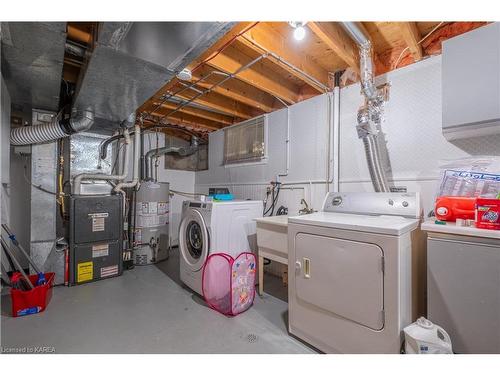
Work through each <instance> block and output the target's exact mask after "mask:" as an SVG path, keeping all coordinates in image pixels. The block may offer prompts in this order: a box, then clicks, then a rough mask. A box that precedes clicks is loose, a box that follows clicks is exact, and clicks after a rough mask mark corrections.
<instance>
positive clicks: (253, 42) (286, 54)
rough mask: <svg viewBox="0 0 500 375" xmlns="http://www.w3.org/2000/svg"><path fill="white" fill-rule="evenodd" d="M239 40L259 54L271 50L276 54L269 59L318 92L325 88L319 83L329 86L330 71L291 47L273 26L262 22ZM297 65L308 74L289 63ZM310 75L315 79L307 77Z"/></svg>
mask: <svg viewBox="0 0 500 375" xmlns="http://www.w3.org/2000/svg"><path fill="white" fill-rule="evenodd" d="M239 41H240V42H242V43H244V44H245V45H246V46H247V47H249V48H251V49H253V50H254V51H256V52H257V53H259V54H262V53H266V52H271V53H273V54H275V55H277V56H279V58H281V59H279V58H277V57H275V56H270V58H269V60H270V61H272V62H273V63H274V64H276V65H278V66H280V67H281V68H283V69H284V70H286V71H287V72H289V73H290V74H292V75H294V76H295V77H297V78H298V79H300V80H302V81H303V82H304V83H306V84H308V85H311V86H312V87H314V88H316V89H317V90H318V92H322V91H323V89H322V87H321V86H319V85H318V84H317V82H320V83H321V84H323V85H325V86H327V85H328V71H327V70H325V69H324V68H323V67H321V66H320V65H319V64H318V63H316V62H315V61H314V59H313V58H312V57H310V56H308V55H307V54H304V53H297V51H295V50H293V49H291V48H290V46H289V45H288V44H289V41H287V40H286V39H285V38H283V36H282V35H281V34H280V33H279V32H277V31H276V30H274V29H273V28H272V27H271V26H269V25H267V24H265V23H260V24H259V25H258V26H257V27H254V28H252V29H251V30H249V31H247V32H246V33H245V34H244V35H243V36H241V37H240V38H239ZM287 63H289V64H291V65H293V66H295V67H297V68H298V69H300V70H301V71H303V72H304V73H306V75H304V74H301V73H300V72H298V71H297V70H295V69H293V68H292V67H291V66H290V65H289V64H287ZM307 76H310V77H312V78H313V79H311V78H309V77H307ZM315 81H317V82H315Z"/></svg>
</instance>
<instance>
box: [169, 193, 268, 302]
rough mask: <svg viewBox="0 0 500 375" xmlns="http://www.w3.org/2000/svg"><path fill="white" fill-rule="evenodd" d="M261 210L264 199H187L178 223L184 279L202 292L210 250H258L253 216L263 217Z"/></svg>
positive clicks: (228, 251)
mask: <svg viewBox="0 0 500 375" xmlns="http://www.w3.org/2000/svg"><path fill="white" fill-rule="evenodd" d="M262 211H263V204H262V201H244V200H233V201H223V202H214V201H212V202H201V201H184V202H183V205H182V219H181V223H180V226H179V252H180V278H181V280H182V281H183V282H184V283H185V284H186V285H187V286H189V287H190V288H191V289H192V290H194V291H195V292H196V293H198V294H202V291H201V282H202V271H203V264H204V263H205V260H206V259H207V257H208V256H209V255H210V254H212V253H226V254H229V255H231V256H232V257H235V256H237V255H238V254H240V253H242V252H245V251H251V252H254V253H255V254H257V234H256V231H257V230H256V222H255V221H254V219H256V218H258V217H262Z"/></svg>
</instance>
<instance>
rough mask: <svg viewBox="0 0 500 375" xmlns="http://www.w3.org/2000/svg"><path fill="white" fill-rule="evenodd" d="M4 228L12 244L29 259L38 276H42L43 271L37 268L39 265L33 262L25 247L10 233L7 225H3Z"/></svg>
mask: <svg viewBox="0 0 500 375" xmlns="http://www.w3.org/2000/svg"><path fill="white" fill-rule="evenodd" d="M2 228H3V229H4V230H5V232H6V233H7V235H8V236H9V238H10V240H11V241H12V243H13V244H14V246H15V247H17V248H18V249H19V251H21V253H22V254H23V255H24V257H25V258H26V259H28V262H29V263H30V264H31V266H32V267H33V269H34V270H35V272H36V273H37V274H41V273H42V271H40V269H39V268H38V267H37V265H36V264H35V262H33V260H32V259H31V257H30V256H29V255H28V253H26V251H25V250H24V249H23V247H22V246H21V244H20V243H19V241H18V240H17V238H16V236H15V234H14V233H12V232H11V231H10V229H9V227H8V226H7V225H6V224H2Z"/></svg>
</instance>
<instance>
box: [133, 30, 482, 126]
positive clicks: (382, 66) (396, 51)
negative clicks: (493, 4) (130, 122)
mask: <svg viewBox="0 0 500 375" xmlns="http://www.w3.org/2000/svg"><path fill="white" fill-rule="evenodd" d="M484 24H486V23H485V22H448V23H446V22H445V23H442V25H440V27H439V28H437V29H436V30H434V29H435V28H436V26H437V25H439V22H363V23H361V24H360V25H361V26H364V28H365V31H366V32H367V35H368V36H369V38H370V40H371V41H372V46H373V52H374V53H373V58H374V65H375V73H376V74H382V73H385V72H387V71H390V70H391V69H394V68H395V62H396V61H399V63H398V64H397V65H398V67H402V66H405V65H408V64H411V63H413V62H414V61H416V60H419V59H422V58H423V57H424V56H426V55H433V54H437V53H440V52H441V42H442V41H443V40H445V39H448V38H450V37H453V36H455V35H459V34H462V33H464V32H466V31H469V30H472V29H474V28H476V27H480V26H482V25H484ZM307 27H309V29H310V30H311V32H310V33H309V34H308V35H309V36H308V37H307V36H306V39H305V40H304V41H302V42H296V41H295V40H293V37H292V33H293V30H292V29H291V27H289V25H288V24H287V23H285V22H242V23H239V24H237V25H236V26H235V27H234V28H233V29H232V30H231V31H230V32H229V33H228V34H226V35H225V36H224V37H223V38H221V39H220V40H219V41H218V42H216V43H215V44H214V45H213V46H212V47H211V48H209V49H208V50H207V51H205V53H203V54H202V55H201V56H199V57H198V58H197V59H196V60H195V61H193V62H192V63H191V64H190V65H189V66H188V68H189V69H191V70H192V75H193V80H192V81H191V82H192V83H193V82H194V83H195V87H194V88H195V89H196V90H198V92H202V91H207V93H206V94H203V95H202V96H200V97H198V98H197V99H196V100H195V102H194V103H196V104H199V105H201V106H204V108H199V107H198V106H187V107H184V108H182V109H181V110H180V111H179V112H178V113H176V114H175V115H173V116H172V118H168V119H166V121H168V122H171V123H173V124H176V125H179V126H181V127H186V128H189V129H197V130H198V131H199V132H207V131H212V130H214V129H215V128H219V127H223V126H228V125H230V124H232V123H233V122H237V121H240V120H244V119H248V118H252V117H255V116H257V115H260V114H262V113H267V112H272V111H274V110H276V109H279V108H282V107H283V104H282V103H280V101H284V102H286V103H288V104H292V103H296V102H299V101H301V100H304V99H307V98H310V97H313V96H316V95H318V94H320V92H321V90H322V88H323V85H326V86H328V84H329V81H328V80H329V79H331V77H329V75H328V72H334V71H337V70H340V69H346V68H347V67H350V68H351V69H353V70H354V71H355V72H356V73H359V51H358V47H357V45H356V44H355V42H354V41H352V39H351V38H350V37H349V36H348V35H347V33H346V32H345V30H344V29H343V27H342V26H341V24H340V23H338V22H308V23H307ZM430 31H433V32H432V34H431V35H430V36H429V37H428V38H426V39H425V40H424V41H422V42H421V43H419V41H420V40H421V39H422V37H425V36H426V35H427V34H428V33H429V32H430ZM405 48H407V53H404V49H405ZM266 53H267V54H268V56H267V57H266V58H262V59H261V60H259V62H257V63H255V64H254V65H253V66H252V67H251V68H248V69H247V70H245V71H243V72H240V73H239V74H238V75H237V76H236V77H235V78H231V79H229V80H228V81H226V82H224V83H223V84H221V85H220V86H217V87H214V88H212V86H213V85H214V84H217V83H218V82H220V81H221V80H222V79H224V76H223V75H213V76H210V77H209V78H207V79H206V80H204V81H201V82H196V81H197V80H199V79H200V78H203V77H206V76H207V75H209V74H210V72H212V71H222V72H226V73H229V74H232V73H235V72H236V71H238V69H240V68H241V67H243V66H245V65H246V64H248V63H249V62H251V61H253V60H254V59H256V58H257V57H258V56H260V55H262V54H266ZM273 54H275V55H276V56H280V57H281V59H282V60H280V59H278V58H275V59H273V58H272V55H273ZM285 62H287V63H288V64H287V63H285ZM290 65H293V66H294V67H296V68H298V69H300V70H302V71H303V72H304V73H305V75H304V74H301V73H298V72H297V71H296V70H295V69H293V68H291V67H290ZM307 76H310V77H313V79H309V78H307ZM186 84H187V83H186V82H180V81H179V80H178V79H177V78H174V79H173V80H171V81H170V82H169V83H168V84H167V85H165V86H164V87H163V88H162V89H161V90H159V91H158V93H157V94H156V95H155V96H154V97H152V98H151V99H150V100H149V101H148V102H147V103H145V104H144V105H143V106H142V107H141V108H140V110H141V111H146V112H147V111H148V110H149V111H152V110H153V109H155V107H156V106H154V105H153V104H157V103H159V102H160V101H161V100H162V99H161V98H162V97H163V96H164V94H165V93H168V92H176V91H178V90H180V89H182V87H183V86H182V85H186ZM200 90H201V91H200ZM208 90H210V92H208ZM195 95H197V92H196V91H194V90H185V91H184V92H182V93H181V94H178V95H177V96H176V98H177V99H181V100H190V99H193V98H194V96H195ZM277 98H279V99H277ZM176 106H177V104H176V103H168V102H167V103H166V104H165V105H163V107H162V108H161V109H159V110H155V112H159V113H160V114H161V113H163V114H164V113H168V112H169V111H172V110H173V109H174V108H175V107H176ZM211 110H213V111H216V112H221V113H213V112H211ZM207 126H208V127H207Z"/></svg>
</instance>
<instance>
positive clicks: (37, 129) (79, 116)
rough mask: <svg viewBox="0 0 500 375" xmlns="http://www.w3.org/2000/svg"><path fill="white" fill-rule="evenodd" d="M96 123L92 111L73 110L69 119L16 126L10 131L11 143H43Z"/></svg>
mask: <svg viewBox="0 0 500 375" xmlns="http://www.w3.org/2000/svg"><path fill="white" fill-rule="evenodd" d="M93 123H94V114H93V113H92V112H90V111H81V112H76V111H73V114H72V115H71V117H70V118H69V119H59V118H57V117H56V118H54V120H53V121H52V122H51V123H49V124H42V125H35V126H25V127H20V128H14V129H12V130H11V132H10V143H11V144H12V145H14V146H21V145H30V144H33V143H43V142H50V141H54V140H56V139H59V138H64V137H67V136H69V135H71V134H74V133H79V132H82V131H85V130H88V129H90V128H91V127H92V125H93Z"/></svg>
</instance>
